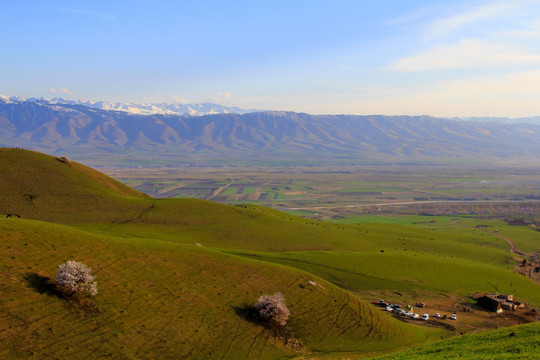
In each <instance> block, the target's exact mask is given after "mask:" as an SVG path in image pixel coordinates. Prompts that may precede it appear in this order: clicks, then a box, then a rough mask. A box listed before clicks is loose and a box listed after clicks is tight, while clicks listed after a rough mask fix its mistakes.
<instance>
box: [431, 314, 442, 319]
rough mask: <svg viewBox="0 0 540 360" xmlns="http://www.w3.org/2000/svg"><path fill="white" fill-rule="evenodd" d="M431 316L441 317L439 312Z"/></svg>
mask: <svg viewBox="0 0 540 360" xmlns="http://www.w3.org/2000/svg"><path fill="white" fill-rule="evenodd" d="M433 316H435V317H436V318H440V317H441V314H439V313H435V315H433Z"/></svg>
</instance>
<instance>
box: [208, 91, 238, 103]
mask: <svg viewBox="0 0 540 360" xmlns="http://www.w3.org/2000/svg"><path fill="white" fill-rule="evenodd" d="M232 98H234V95H233V94H232V93H231V92H230V91H227V92H220V93H217V94H216V95H214V96H213V97H212V101H214V102H223V101H229V100H231V99H232Z"/></svg>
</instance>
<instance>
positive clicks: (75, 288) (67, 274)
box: [56, 260, 97, 296]
mask: <svg viewBox="0 0 540 360" xmlns="http://www.w3.org/2000/svg"><path fill="white" fill-rule="evenodd" d="M91 271H92V269H90V268H89V267H88V266H86V265H85V264H83V263H81V262H77V261H72V260H70V261H68V262H66V263H63V264H61V265H60V266H59V267H58V271H57V272H56V282H57V283H58V285H61V286H63V287H65V288H66V289H68V290H69V291H72V293H71V294H70V296H71V295H73V294H75V293H76V292H87V293H89V294H90V295H96V294H97V283H96V282H95V281H94V277H93V276H92V275H91V274H90V273H91Z"/></svg>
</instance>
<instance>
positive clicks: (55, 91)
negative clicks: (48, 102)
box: [49, 88, 73, 95]
mask: <svg viewBox="0 0 540 360" xmlns="http://www.w3.org/2000/svg"><path fill="white" fill-rule="evenodd" d="M49 91H50V92H52V93H53V94H68V95H70V94H73V91H71V90H69V89H67V88H61V89H54V88H50V89H49Z"/></svg>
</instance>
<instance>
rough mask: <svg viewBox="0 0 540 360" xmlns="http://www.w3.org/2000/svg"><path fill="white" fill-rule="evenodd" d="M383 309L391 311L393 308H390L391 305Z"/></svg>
mask: <svg viewBox="0 0 540 360" xmlns="http://www.w3.org/2000/svg"><path fill="white" fill-rule="evenodd" d="M385 310H386V311H393V310H394V309H392V307H391V306H387V307H386V308H385Z"/></svg>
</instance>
